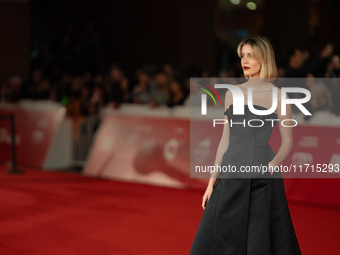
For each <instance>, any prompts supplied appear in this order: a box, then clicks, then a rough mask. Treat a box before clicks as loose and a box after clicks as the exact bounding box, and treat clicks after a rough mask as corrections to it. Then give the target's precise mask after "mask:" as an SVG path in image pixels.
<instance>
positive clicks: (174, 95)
mask: <svg viewBox="0 0 340 255" xmlns="http://www.w3.org/2000/svg"><path fill="white" fill-rule="evenodd" d="M169 92H170V93H169V96H170V98H169V102H168V106H169V107H173V106H176V105H183V104H184V101H185V93H184V91H183V88H182V85H181V84H180V83H178V82H177V81H173V82H171V83H170V86H169Z"/></svg>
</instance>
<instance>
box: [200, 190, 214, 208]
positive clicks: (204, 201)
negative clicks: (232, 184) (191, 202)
mask: <svg viewBox="0 0 340 255" xmlns="http://www.w3.org/2000/svg"><path fill="white" fill-rule="evenodd" d="M212 191H213V187H212V186H210V185H209V186H208V187H207V189H206V190H205V193H204V195H203V199H202V207H203V210H205V206H206V204H207V203H208V201H209V198H210V196H211V193H212Z"/></svg>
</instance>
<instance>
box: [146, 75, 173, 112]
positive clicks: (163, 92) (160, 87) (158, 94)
mask: <svg viewBox="0 0 340 255" xmlns="http://www.w3.org/2000/svg"><path fill="white" fill-rule="evenodd" d="M154 82H155V83H154V84H155V87H154V88H152V91H151V98H150V105H151V107H157V106H161V105H167V104H168V102H169V81H168V78H167V75H165V74H164V73H163V72H158V73H156V75H155V77H154Z"/></svg>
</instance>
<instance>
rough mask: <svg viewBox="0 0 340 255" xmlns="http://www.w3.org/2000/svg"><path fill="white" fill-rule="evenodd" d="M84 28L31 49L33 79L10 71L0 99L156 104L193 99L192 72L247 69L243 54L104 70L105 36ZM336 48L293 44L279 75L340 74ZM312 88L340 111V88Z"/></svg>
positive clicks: (73, 108) (95, 108) (71, 110)
mask: <svg viewBox="0 0 340 255" xmlns="http://www.w3.org/2000/svg"><path fill="white" fill-rule="evenodd" d="M85 31H86V33H84V34H83V35H82V37H80V38H81V39H79V40H74V36H73V34H72V33H71V32H65V34H64V35H63V36H61V39H60V40H59V41H58V44H57V46H54V47H51V46H47V45H44V46H43V47H40V49H39V50H38V51H36V52H34V54H32V58H34V59H32V72H31V80H30V81H25V80H23V79H22V77H21V76H20V75H13V76H10V77H7V78H6V79H5V80H3V81H2V82H1V84H0V85H1V87H0V101H2V102H11V103H13V102H18V101H20V100H22V99H34V100H52V101H55V102H59V103H61V104H63V105H65V106H66V107H67V110H68V114H69V115H70V116H73V117H77V116H87V115H93V114H98V113H99V111H100V109H101V108H103V107H113V108H119V107H120V105H121V104H124V103H134V104H149V105H150V106H151V107H157V106H167V107H173V106H177V105H183V104H185V101H186V100H188V95H189V86H190V84H189V81H190V77H205V78H208V77H222V78H223V77H243V74H242V70H241V69H240V68H237V66H238V65H237V64H238V63H239V60H237V59H236V57H234V58H229V59H228V61H231V62H233V63H229V64H228V66H229V67H230V68H229V69H228V70H222V71H221V70H218V71H217V72H216V73H209V72H207V70H203V69H202V70H199V69H197V68H196V69H194V70H191V71H190V72H187V74H186V75H183V73H184V72H180V71H179V70H177V69H176V68H175V67H174V66H172V65H170V64H168V63H166V64H163V65H161V66H160V65H154V64H145V65H142V66H140V67H138V68H136V69H135V70H134V71H133V72H130V73H128V72H126V71H125V70H123V68H122V67H121V66H120V64H119V63H113V64H111V65H109V67H108V68H107V71H106V72H105V73H103V72H100V71H98V69H96V68H93V67H94V66H95V65H96V64H97V63H99V62H100V60H98V59H96V55H98V56H101V54H102V53H100V51H99V50H98V49H97V48H98V47H100V36H98V35H96V32H95V30H94V28H93V26H92V27H91V26H89V27H87V29H86V30H85ZM72 38H73V39H72ZM52 49H53V50H54V52H53V50H52ZM333 50H334V49H333V46H332V45H331V44H327V45H326V47H325V48H324V49H322V50H321V51H320V52H319V53H317V54H311V52H309V51H307V50H306V49H303V48H298V47H296V48H292V49H291V51H290V52H288V54H287V57H288V58H287V61H286V65H285V66H284V65H283V66H279V68H278V71H279V73H278V76H279V77H290V78H297V77H302V78H303V77H309V78H312V77H317V78H318V77H323V78H336V77H340V59H339V56H337V55H334V54H333ZM223 61H226V60H225V59H224V60H223ZM320 87H321V88H320ZM310 89H311V90H314V91H316V92H317V93H319V94H320V93H321V94H323V95H324V96H323V98H321V99H320V98H319V99H318V100H319V101H322V102H323V105H322V106H321V107H322V108H320V105H318V104H316V105H317V106H315V107H314V108H315V109H316V110H317V109H319V108H320V109H326V110H329V111H332V112H334V113H336V114H337V115H339V114H340V112H339V109H340V107H338V104H337V101H340V100H339V99H340V94H339V89H340V88H338V87H327V85H320V86H319V87H318V88H310ZM325 97H326V98H325ZM336 98H337V100H335V99H336ZM337 108H339V109H338V110H336V109H337Z"/></svg>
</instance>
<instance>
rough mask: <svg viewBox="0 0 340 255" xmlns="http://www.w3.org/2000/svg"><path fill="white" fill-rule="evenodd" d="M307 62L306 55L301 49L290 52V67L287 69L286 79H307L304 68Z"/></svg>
mask: <svg viewBox="0 0 340 255" xmlns="http://www.w3.org/2000/svg"><path fill="white" fill-rule="evenodd" d="M305 60H306V55H305V54H304V53H303V51H302V49H300V48H297V47H296V48H292V49H290V50H289V52H288V65H287V66H286V69H285V77H290V78H296V77H306V72H305V70H303V68H302V66H303V64H304V62H305Z"/></svg>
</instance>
